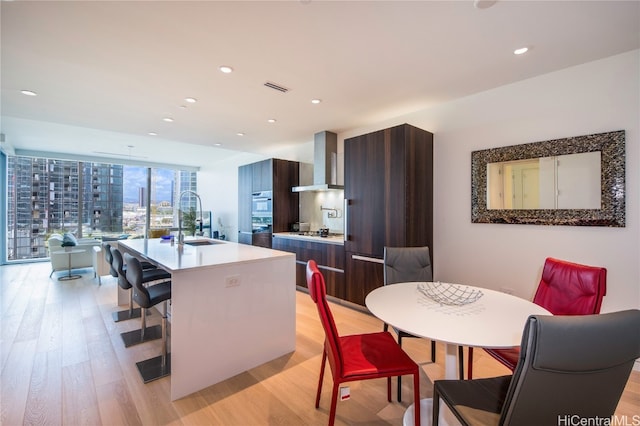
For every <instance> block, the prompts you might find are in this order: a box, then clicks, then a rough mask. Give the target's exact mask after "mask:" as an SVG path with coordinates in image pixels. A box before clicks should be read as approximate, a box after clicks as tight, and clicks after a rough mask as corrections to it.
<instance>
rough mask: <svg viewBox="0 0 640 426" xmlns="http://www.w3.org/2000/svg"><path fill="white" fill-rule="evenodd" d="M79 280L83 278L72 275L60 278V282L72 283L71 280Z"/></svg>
mask: <svg viewBox="0 0 640 426" xmlns="http://www.w3.org/2000/svg"><path fill="white" fill-rule="evenodd" d="M78 278H82V276H80V275H71V274H70V273H69V274H67V275H63V276H61V277H59V278H58V281H70V280H77V279H78Z"/></svg>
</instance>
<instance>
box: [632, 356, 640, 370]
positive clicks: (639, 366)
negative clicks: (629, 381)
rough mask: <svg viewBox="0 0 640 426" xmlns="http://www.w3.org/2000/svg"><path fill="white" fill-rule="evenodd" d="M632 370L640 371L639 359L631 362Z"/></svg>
mask: <svg viewBox="0 0 640 426" xmlns="http://www.w3.org/2000/svg"><path fill="white" fill-rule="evenodd" d="M633 371H640V359H636V362H634V363H633Z"/></svg>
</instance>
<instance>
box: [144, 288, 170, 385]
mask: <svg viewBox="0 0 640 426" xmlns="http://www.w3.org/2000/svg"><path fill="white" fill-rule="evenodd" d="M163 303H164V309H163V312H164V313H163V315H162V352H161V354H160V356H157V357H155V358H151V359H147V360H144V361H140V362H137V363H136V366H137V367H138V371H139V372H140V376H141V377H142V381H143V382H144V383H149V382H151V381H153V380H157V379H160V378H162V377H166V376H168V375H170V374H171V355H170V354H169V353H168V350H167V302H166V301H164V302H163Z"/></svg>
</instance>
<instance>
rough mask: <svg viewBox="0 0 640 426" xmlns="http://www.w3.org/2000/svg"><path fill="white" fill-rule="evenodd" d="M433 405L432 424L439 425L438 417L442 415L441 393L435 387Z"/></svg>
mask: <svg viewBox="0 0 640 426" xmlns="http://www.w3.org/2000/svg"><path fill="white" fill-rule="evenodd" d="M432 407H433V409H432V414H433V418H432V419H431V425H432V426H438V418H439V417H440V394H439V393H438V391H437V390H436V388H435V387H434V388H433V406H432Z"/></svg>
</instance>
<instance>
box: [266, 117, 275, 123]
mask: <svg viewBox="0 0 640 426" xmlns="http://www.w3.org/2000/svg"><path fill="white" fill-rule="evenodd" d="M267 121H268V122H269V123H275V122H276V119H275V118H270V119H268V120H267Z"/></svg>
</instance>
